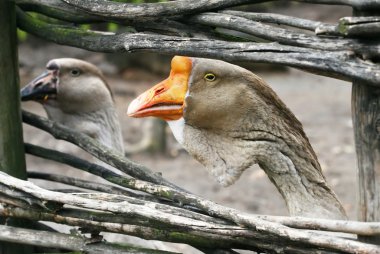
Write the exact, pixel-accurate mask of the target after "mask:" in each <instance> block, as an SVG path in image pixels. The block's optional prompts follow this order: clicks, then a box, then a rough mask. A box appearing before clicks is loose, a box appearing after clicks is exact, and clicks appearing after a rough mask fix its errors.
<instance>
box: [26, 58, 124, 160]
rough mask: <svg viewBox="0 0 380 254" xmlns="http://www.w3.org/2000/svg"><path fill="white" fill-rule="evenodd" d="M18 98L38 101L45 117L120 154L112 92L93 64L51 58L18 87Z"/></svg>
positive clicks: (118, 130)
mask: <svg viewBox="0 0 380 254" xmlns="http://www.w3.org/2000/svg"><path fill="white" fill-rule="evenodd" d="M21 100H22V101H29V100H33V101H37V102H39V103H41V104H42V106H43V107H44V109H45V111H46V113H47V115H48V118H49V119H51V120H54V121H56V122H59V123H62V124H64V125H66V126H67V127H69V128H71V129H73V130H76V131H78V132H81V133H84V134H86V135H88V136H90V137H92V138H94V139H96V140H97V141H99V142H100V143H102V144H104V145H106V146H107V147H110V148H112V149H115V150H116V151H119V152H121V153H124V144H123V137H122V133H121V128H120V123H119V119H118V115H117V112H116V109H115V106H114V101H113V96H112V92H111V90H110V87H109V86H108V84H107V82H106V80H105V78H104V76H103V74H102V73H101V71H100V70H99V69H98V68H97V67H96V66H95V65H93V64H91V63H88V62H86V61H83V60H79V59H74V58H58V59H52V60H50V61H49V62H48V63H47V65H46V71H45V72H43V73H42V74H41V75H39V76H38V77H37V78H35V79H34V80H32V81H31V82H30V83H29V84H27V85H26V86H25V87H23V88H22V89H21Z"/></svg>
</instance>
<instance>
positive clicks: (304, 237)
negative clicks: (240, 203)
mask: <svg viewBox="0 0 380 254" xmlns="http://www.w3.org/2000/svg"><path fill="white" fill-rule="evenodd" d="M25 115H26V114H25V113H24V116H25ZM29 116H31V114H29ZM39 121H41V119H40V120H39ZM44 121H47V122H49V121H48V120H44ZM47 126H50V127H52V126H54V130H55V131H56V130H58V128H61V126H60V125H52V124H50V125H47ZM45 129H46V127H45ZM46 130H48V128H47V129H46ZM61 130H64V131H65V132H66V131H68V130H66V129H64V128H63V129H62V128H61ZM86 138H88V137H86ZM73 142H74V143H75V142H78V138H73ZM89 143H91V142H89ZM162 187H163V186H162ZM163 188H165V189H166V193H170V194H169V196H171V198H172V199H174V200H180V201H181V202H182V203H185V204H186V203H187V204H191V205H193V206H196V207H197V208H199V209H201V210H203V211H205V212H207V213H208V214H210V215H213V216H217V217H221V218H224V219H226V220H229V221H233V222H235V223H236V224H238V225H245V226H248V227H249V228H253V229H258V230H259V231H260V232H262V233H264V232H268V233H270V234H273V235H276V236H279V237H283V238H284V239H288V240H295V241H296V240H300V239H301V240H300V241H302V242H304V243H307V244H311V245H315V246H318V247H326V246H329V247H331V248H339V249H340V248H341V244H342V242H340V240H337V239H335V240H331V239H326V238H325V236H324V235H319V234H314V233H309V232H300V231H297V230H295V229H291V228H287V227H284V226H280V227H279V226H278V224H275V223H272V222H268V221H265V220H262V219H259V218H257V216H252V215H247V214H242V213H240V212H238V211H237V210H234V209H232V208H227V207H223V206H220V205H218V204H215V203H213V202H211V201H208V200H205V199H202V198H199V197H197V196H195V195H191V194H188V193H184V192H180V191H177V190H174V189H171V188H169V187H163ZM149 191H151V189H148V190H147V192H149ZM165 195H167V194H165ZM86 208H93V207H86ZM118 209H120V208H118ZM137 210H138V209H137ZM137 210H136V212H137ZM114 212H120V211H114ZM162 219H163V218H162ZM198 222H199V221H198ZM332 242H333V243H332ZM344 244H345V246H346V248H347V249H345V251H346V250H347V251H348V249H353V250H355V249H360V248H361V246H357V245H356V244H357V243H356V242H352V243H348V244H347V243H344ZM332 245H333V246H334V247H332ZM379 250H380V249H379Z"/></svg>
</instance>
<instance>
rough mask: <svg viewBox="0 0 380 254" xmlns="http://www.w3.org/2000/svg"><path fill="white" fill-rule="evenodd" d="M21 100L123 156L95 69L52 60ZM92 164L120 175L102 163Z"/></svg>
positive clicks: (151, 244)
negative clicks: (39, 107)
mask: <svg viewBox="0 0 380 254" xmlns="http://www.w3.org/2000/svg"><path fill="white" fill-rule="evenodd" d="M21 100H22V101H36V102H39V103H41V104H42V106H43V107H44V109H45V111H46V113H47V115H48V118H49V119H51V120H53V121H56V122H59V123H62V124H64V125H66V126H67V127H69V128H72V129H73V130H75V131H78V132H81V133H84V134H86V135H88V136H91V137H92V138H94V139H96V140H97V141H99V142H100V143H102V144H103V145H106V146H108V147H109V148H112V149H114V150H116V151H119V152H121V153H124V143H123V137H122V132H121V127H120V123H119V119H118V115H117V112H116V108H115V104H114V100H113V95H112V92H111V89H110V87H109V86H108V84H107V82H106V80H105V78H104V76H103V74H102V73H101V71H100V70H99V69H98V68H97V67H96V66H95V65H93V64H91V63H88V62H86V61H83V60H79V59H74V58H59V59H52V60H50V61H49V62H48V63H47V65H46V71H45V72H43V73H42V74H41V75H39V76H38V77H36V78H35V79H33V80H32V81H31V82H30V83H28V84H27V85H26V86H24V87H23V88H22V89H21ZM96 162H97V163H99V164H100V165H102V166H104V167H106V168H108V169H110V170H113V171H115V172H117V173H120V172H119V171H117V170H116V169H114V168H113V167H112V166H110V165H108V164H106V163H103V162H102V161H99V160H96ZM122 240H123V241H125V242H130V243H132V244H136V245H138V246H142V247H145V248H153V249H167V250H169V251H178V249H177V248H176V247H175V246H167V245H165V244H163V243H161V242H158V241H148V240H143V239H138V238H135V237H131V238H130V237H128V236H124V237H123V238H122Z"/></svg>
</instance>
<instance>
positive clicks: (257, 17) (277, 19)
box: [219, 10, 335, 32]
mask: <svg viewBox="0 0 380 254" xmlns="http://www.w3.org/2000/svg"><path fill="white" fill-rule="evenodd" d="M219 13H222V14H228V15H233V16H238V17H243V18H246V19H250V20H252V21H257V22H264V23H272V24H277V25H286V26H291V27H297V28H300V29H305V30H309V31H313V32H314V30H315V29H316V28H317V27H319V26H321V25H324V26H331V27H332V28H335V26H334V25H330V24H327V23H323V22H320V21H312V20H308V19H302V18H297V17H292V16H287V15H282V14H276V13H257V12H245V11H230V10H226V11H219Z"/></svg>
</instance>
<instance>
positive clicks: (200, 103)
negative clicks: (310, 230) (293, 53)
mask: <svg viewBox="0 0 380 254" xmlns="http://www.w3.org/2000/svg"><path fill="white" fill-rule="evenodd" d="M128 115H129V116H132V117H147V116H155V117H160V118H162V119H164V120H166V121H167V122H168V124H169V126H170V128H171V130H172V132H173V134H174V136H175V137H176V139H177V141H178V142H179V143H181V144H182V146H183V147H184V148H185V149H186V150H187V151H188V152H189V153H190V154H191V155H192V156H193V157H194V158H195V159H197V160H198V161H199V162H201V163H202V164H203V165H204V166H205V167H206V168H207V169H208V171H209V172H210V173H211V174H212V175H213V176H214V177H215V178H216V179H217V181H218V182H219V183H220V184H222V185H223V186H228V185H231V184H233V183H234V182H235V181H236V180H237V179H238V178H239V177H240V175H241V174H242V173H243V171H244V170H246V169H247V168H249V167H250V166H251V165H253V164H259V166H260V167H261V168H262V169H263V170H264V171H265V172H266V174H267V175H268V177H269V178H270V180H271V181H272V182H273V183H274V184H275V185H276V187H277V189H278V190H279V191H280V193H281V195H282V196H283V198H284V199H285V201H286V203H287V206H288V210H289V212H290V214H291V215H292V216H306V217H319V218H330V219H332V218H335V219H344V218H346V215H345V212H344V209H343V208H342V206H341V204H340V203H339V201H338V199H337V197H336V196H335V194H334V193H333V191H332V190H331V189H330V188H329V186H328V185H327V183H326V180H325V178H324V176H323V174H322V171H321V167H320V165H319V163H318V160H317V157H316V155H315V153H314V151H313V148H312V147H311V145H310V143H309V140H308V138H307V137H306V135H305V133H304V131H303V129H302V125H301V123H300V122H299V121H298V120H297V119H296V117H295V116H294V115H293V113H292V112H291V111H290V110H289V109H288V108H287V107H286V105H285V104H284V103H283V102H282V101H281V100H280V99H279V97H278V96H277V95H276V94H275V93H274V91H273V90H272V89H271V88H270V87H269V86H268V85H267V84H266V83H265V81H264V80H262V79H261V78H260V77H258V76H257V75H255V74H253V73H251V72H250V71H248V70H245V69H243V68H241V67H239V66H236V65H233V64H229V63H226V62H223V61H218V60H212V59H203V58H190V57H183V56H176V57H174V58H173V60H172V63H171V72H170V76H169V77H168V78H167V79H166V80H164V81H162V82H161V83H159V84H157V85H156V86H154V87H153V88H151V89H149V90H148V91H146V92H144V93H143V94H141V95H140V96H139V97H138V98H136V99H135V100H134V101H133V102H132V103H131V104H130V105H129V108H128Z"/></svg>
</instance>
